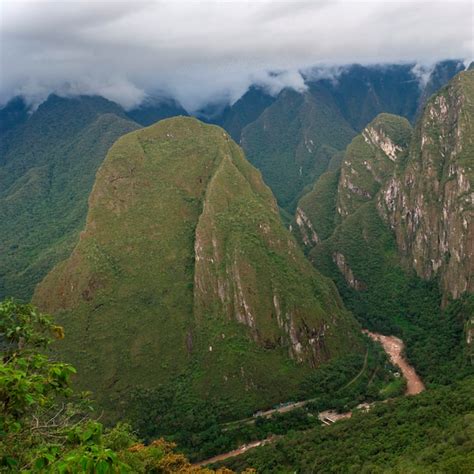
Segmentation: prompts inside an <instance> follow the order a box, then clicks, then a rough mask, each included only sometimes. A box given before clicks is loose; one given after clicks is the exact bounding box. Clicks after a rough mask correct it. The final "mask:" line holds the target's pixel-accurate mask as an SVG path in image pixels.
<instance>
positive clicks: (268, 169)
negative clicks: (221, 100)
mask: <svg viewBox="0 0 474 474" xmlns="http://www.w3.org/2000/svg"><path fill="white" fill-rule="evenodd" d="M462 68H464V65H463V63H462V62H461V61H443V62H441V63H438V64H436V65H435V66H434V67H433V69H432V70H431V72H426V73H425V76H426V77H425V76H423V77H421V78H420V74H419V72H417V67H416V65H415V64H401V65H400V64H399V65H397V64H395V65H375V66H361V65H352V66H348V67H344V68H341V69H340V71H339V72H337V73H335V74H334V76H333V77H327V75H328V74H327V73H325V74H321V71H319V72H318V71H317V70H315V71H310V72H308V73H306V74H305V83H306V87H307V90H306V91H304V92H302V93H299V92H296V91H293V90H287V89H285V90H283V91H282V92H281V93H280V94H279V95H278V97H277V98H276V100H275V101H274V102H273V103H272V104H271V105H270V106H268V107H267V108H266V109H265V110H264V112H263V113H262V114H261V115H260V116H259V118H258V119H256V120H255V121H254V122H251V123H250V124H248V125H247V126H246V127H245V128H244V129H243V131H242V140H241V143H242V146H243V148H244V150H245V152H246V155H247V156H248V158H249V160H250V162H251V163H252V164H253V165H254V166H256V167H257V168H259V169H260V170H261V171H262V174H263V177H264V180H265V182H266V183H267V184H268V185H269V186H270V188H271V189H272V191H273V192H274V194H275V196H276V198H277V200H278V204H279V205H280V206H281V207H282V208H284V209H285V210H287V211H290V212H291V213H293V212H294V209H295V207H296V202H297V201H298V199H299V198H300V197H301V195H302V194H303V191H304V190H305V188H306V187H307V186H310V185H311V184H312V183H314V181H315V180H317V178H318V177H319V176H320V175H321V174H322V173H323V172H325V171H326V170H327V169H328V166H329V163H330V161H331V159H332V158H333V157H335V159H337V157H338V156H340V153H339V152H340V151H343V150H344V149H345V148H346V146H347V145H348V144H349V143H350V141H351V139H352V138H353V137H354V136H355V135H356V134H357V133H360V131H361V130H362V129H363V128H364V127H365V126H366V125H367V124H368V123H369V122H371V121H372V120H373V119H374V118H375V117H376V116H377V115H379V114H380V113H383V112H385V113H391V114H396V115H401V116H403V117H405V118H406V119H408V120H409V121H410V122H413V121H414V120H415V119H416V117H417V115H418V114H419V111H420V109H421V108H422V104H424V102H425V101H426V100H427V98H428V97H429V95H430V94H431V93H433V92H434V91H435V90H437V89H438V88H439V87H441V86H443V85H444V84H445V83H446V82H447V81H448V80H449V79H451V77H453V76H454V75H455V74H456V73H457V72H458V71H460V70H461V69H462Z"/></svg>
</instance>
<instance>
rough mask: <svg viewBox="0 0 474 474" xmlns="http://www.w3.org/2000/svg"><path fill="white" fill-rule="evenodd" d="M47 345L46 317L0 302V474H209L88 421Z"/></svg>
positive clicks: (170, 449)
mask: <svg viewBox="0 0 474 474" xmlns="http://www.w3.org/2000/svg"><path fill="white" fill-rule="evenodd" d="M54 338H56V339H62V338H64V331H63V328H62V327H60V326H57V325H55V324H54V322H53V319H52V317H51V316H49V315H46V314H42V313H40V312H38V311H37V310H36V309H35V308H34V307H33V306H32V305H29V304H18V303H16V302H14V301H13V300H11V299H8V300H5V301H3V302H0V350H1V358H0V411H1V413H0V471H2V472H11V471H14V472H46V471H47V472H53V473H76V472H84V473H91V474H92V473H98V474H105V473H128V472H138V473H148V472H153V473H163V474H166V473H171V472H181V473H183V474H184V473H188V472H189V473H190V472H192V473H196V474H199V473H213V472H214V471H210V470H207V469H201V468H198V467H195V466H192V465H191V464H190V463H189V462H188V460H187V459H186V458H185V457H184V456H182V455H181V454H177V453H175V452H174V448H175V446H174V445H173V444H171V443H168V442H166V441H164V440H162V439H160V440H155V441H153V442H152V443H150V444H149V445H148V446H145V445H144V444H142V443H140V442H139V440H138V439H137V438H136V437H135V435H134V434H133V433H132V431H131V429H130V427H129V426H128V425H127V424H124V423H118V424H117V425H116V426H114V427H112V428H109V429H105V428H104V426H103V425H102V424H101V423H99V422H98V421H96V420H94V419H93V418H92V417H91V410H92V407H91V405H90V403H89V400H88V398H87V397H85V396H84V395H83V394H80V395H76V394H74V392H73V390H72V389H71V386H70V384H71V376H72V375H73V374H75V373H76V371H75V369H74V367H72V366H71V365H69V364H65V363H63V362H57V361H54V360H52V359H51V358H50V357H49V356H48V355H47V354H48V352H47V348H48V346H49V345H50V344H51V342H52V341H53V340H54ZM217 472H220V473H222V474H223V473H224V472H227V473H229V472H231V471H228V470H221V471H217Z"/></svg>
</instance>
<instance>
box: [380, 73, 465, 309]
mask: <svg viewBox="0 0 474 474" xmlns="http://www.w3.org/2000/svg"><path fill="white" fill-rule="evenodd" d="M473 118H474V72H473V71H466V72H462V73H460V74H458V75H457V76H456V77H455V78H454V79H453V80H452V81H451V82H450V83H449V84H448V86H447V87H445V88H444V89H442V90H441V91H439V92H438V93H437V94H435V95H434V96H433V97H432V98H431V99H430V100H429V101H428V103H427V104H426V107H425V109H424V111H423V115H422V116H421V118H420V120H419V121H418V124H417V127H416V130H415V135H414V139H413V143H412V146H411V149H410V154H409V156H408V159H407V162H406V164H405V166H404V167H403V169H402V170H400V172H399V173H397V174H396V175H395V176H394V177H393V178H392V179H391V180H390V181H389V182H388V183H387V184H386V186H385V187H384V189H383V191H382V193H381V195H380V198H379V203H378V208H379V210H380V212H381V214H382V215H383V217H384V218H385V220H386V221H387V222H389V224H390V227H391V229H392V230H393V231H394V232H395V235H396V239H397V245H398V249H399V252H400V254H401V255H402V257H403V259H404V260H405V261H406V262H407V263H408V264H409V265H410V266H412V267H413V268H414V269H415V271H416V273H417V275H419V276H420V277H421V278H423V279H425V280H429V279H432V278H435V277H439V279H440V286H441V289H442V292H443V296H444V300H445V301H447V299H448V297H452V298H459V297H460V296H461V295H462V294H463V293H464V292H469V293H473V292H474V277H473V269H474V219H473V215H474V194H473V193H474V191H473V190H474V159H473V157H474V124H473Z"/></svg>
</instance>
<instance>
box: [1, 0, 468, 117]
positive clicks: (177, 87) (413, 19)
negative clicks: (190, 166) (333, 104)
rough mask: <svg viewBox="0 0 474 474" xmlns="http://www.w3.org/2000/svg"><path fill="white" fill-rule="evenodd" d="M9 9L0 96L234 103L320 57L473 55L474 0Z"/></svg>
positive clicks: (286, 82) (285, 80)
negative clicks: (165, 98)
mask: <svg viewBox="0 0 474 474" xmlns="http://www.w3.org/2000/svg"><path fill="white" fill-rule="evenodd" d="M0 8H1V11H0V17H1V20H0V103H5V102H6V101H7V100H8V99H9V98H10V97H12V96H13V95H15V94H20V93H21V94H25V95H26V96H27V98H28V100H30V101H31V102H33V103H37V102H38V101H41V100H42V98H44V96H46V95H47V94H48V93H49V92H53V91H55V92H58V93H61V94H66V95H67V94H80V93H84V94H92V93H97V94H101V95H104V96H105V97H107V98H109V99H112V100H115V101H117V102H119V103H121V104H122V105H123V106H124V107H127V108H130V107H133V106H135V105H137V104H139V103H140V101H142V100H143V98H144V97H145V96H146V95H155V94H159V95H171V96H173V97H175V98H177V99H178V100H179V101H180V102H182V104H183V105H184V106H185V107H186V108H187V109H189V110H191V111H192V110H196V109H198V108H200V107H202V106H203V105H205V104H207V103H213V102H214V103H217V102H219V101H228V102H233V101H235V100H237V99H238V98H239V97H240V96H241V95H242V94H243V93H244V92H245V90H247V88H248V87H249V86H250V85H251V84H260V85H261V86H263V87H265V88H267V90H268V91H269V92H270V93H278V91H279V90H281V88H283V87H294V88H296V89H301V88H304V81H303V78H302V75H301V73H300V71H306V72H303V74H308V71H310V70H312V71H313V72H312V74H316V72H315V71H318V68H316V69H314V68H313V67H314V66H315V65H316V66H317V65H324V67H319V72H317V73H318V74H323V72H322V71H324V70H326V71H332V72H331V73H330V74H332V75H334V74H335V73H336V72H337V70H338V69H337V67H338V66H340V65H344V64H348V63H354V62H359V63H365V64H367V63H380V62H385V63H388V62H414V63H418V64H420V67H421V68H422V69H420V70H419V71H418V72H420V73H421V71H422V70H424V69H423V67H424V66H423V65H425V64H427V65H429V64H433V63H434V62H435V61H436V60H440V59H445V58H462V59H464V58H467V57H469V58H470V57H472V56H473V33H472V31H473V25H472V14H473V11H472V10H473V6H472V2H470V1H456V0H453V1H448V0H446V1H421V0H418V1H403V0H399V1H396V2H395V1H390V0H389V1H387V0H386V1H383V2H380V1H375V0H373V1H365V2H356V1H351V0H344V1H338V0H333V1H329V0H323V1H312V2H309V1H304V2H299V1H280V2H270V1H266V0H254V1H243V0H242V1H205V2H203V1H192V0H187V1H180V0H174V1H158V0H156V1H155V0H147V1H141V0H138V1H131V0H130V1H123V0H122V1H115V0H102V1H91V0H88V1H85V0H75V1H71V2H58V1H52V0H49V1H41V0H29V1H24V0H15V1H13V0H3V2H2V4H1V6H0ZM311 68H313V69H311ZM331 68H332V69H331ZM415 73H417V70H415ZM331 77H332V76H331ZM420 77H424V76H423V75H421V76H420Z"/></svg>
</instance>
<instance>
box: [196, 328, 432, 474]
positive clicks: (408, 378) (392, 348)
mask: <svg viewBox="0 0 474 474" xmlns="http://www.w3.org/2000/svg"><path fill="white" fill-rule="evenodd" d="M362 332H363V333H364V334H366V335H367V336H369V337H370V338H371V339H372V340H374V341H377V342H378V343H380V344H381V346H382V347H383V350H384V351H385V353H386V354H387V356H388V357H389V358H390V360H391V362H392V363H393V365H394V366H395V367H398V368H399V369H400V371H401V376H402V377H403V378H404V379H405V382H406V390H405V396H406V395H417V394H419V393H421V392H423V391H424V390H425V386H424V384H423V382H422V381H421V379H420V377H419V376H418V375H417V373H416V371H415V369H414V368H413V367H412V366H411V365H410V364H409V363H408V362H407V361H406V359H405V358H404V356H403V350H404V344H403V341H402V340H401V339H399V338H397V337H395V336H385V335H383V334H377V333H373V332H370V331H367V330H363V331H362ZM366 361H367V359H366V358H365V361H364V365H363V367H362V370H361V372H360V373H359V374H358V375H357V376H356V377H357V378H358V377H359V376H360V375H361V374H362V372H363V371H364V370H365V366H366ZM353 381H355V379H353V380H352V381H350V382H349V384H351V383H352V382H353ZM314 401H315V400H314V399H309V400H303V401H300V402H286V403H282V404H280V405H281V406H280V407H277V408H273V409H271V410H266V411H258V412H256V413H255V414H254V415H253V418H249V419H245V420H239V421H235V422H233V423H232V426H233V427H235V425H239V424H240V425H241V424H253V423H255V422H256V419H258V418H260V417H265V418H268V417H271V416H273V415H275V414H277V413H288V412H291V411H293V410H296V409H299V408H303V407H305V406H306V405H307V404H309V403H311V402H314ZM389 401H390V399H386V400H384V402H389ZM374 405H375V402H372V403H364V402H363V403H360V404H359V405H357V407H356V410H358V411H360V412H362V413H365V412H368V411H369V410H371V409H372V408H373V407H374ZM352 414H353V411H348V412H342V413H339V412H337V411H334V410H325V411H322V412H320V413H318V414H317V416H318V418H319V420H320V421H321V424H322V425H331V424H332V423H336V422H338V421H340V420H344V419H347V418H351V417H352ZM307 416H314V415H312V414H311V413H308V415H307ZM277 440H278V436H275V435H272V436H270V437H268V438H265V439H262V440H256V441H252V442H250V443H247V444H245V445H243V446H241V447H239V448H238V449H234V450H232V451H229V452H226V453H222V454H217V455H215V456H213V457H212V458H209V459H206V460H204V461H200V462H197V463H195V465H196V466H206V465H211V464H214V463H217V462H221V461H225V460H226V459H229V458H233V457H235V456H240V455H241V454H244V453H246V452H247V451H248V450H249V449H254V448H258V447H260V446H265V445H268V444H269V443H273V442H275V441H277Z"/></svg>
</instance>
